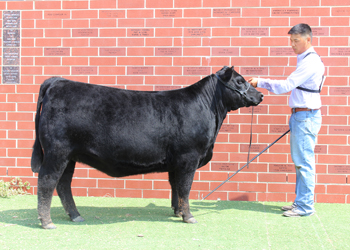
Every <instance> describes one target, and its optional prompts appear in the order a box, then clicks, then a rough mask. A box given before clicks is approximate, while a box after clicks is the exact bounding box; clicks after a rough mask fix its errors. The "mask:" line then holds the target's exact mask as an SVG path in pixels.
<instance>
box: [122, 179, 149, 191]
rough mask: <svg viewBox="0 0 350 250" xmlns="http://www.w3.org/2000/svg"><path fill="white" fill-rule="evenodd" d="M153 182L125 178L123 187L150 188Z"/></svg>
mask: <svg viewBox="0 0 350 250" xmlns="http://www.w3.org/2000/svg"><path fill="white" fill-rule="evenodd" d="M152 186H153V183H152V181H145V180H137V181H134V180H126V182H125V188H128V189H143V190H145V189H152Z"/></svg>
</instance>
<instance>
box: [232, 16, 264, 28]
mask: <svg viewBox="0 0 350 250" xmlns="http://www.w3.org/2000/svg"><path fill="white" fill-rule="evenodd" d="M259 23H260V19H259V18H255V17H234V18H232V21H231V26H238V27H241V26H250V27H251V26H259Z"/></svg>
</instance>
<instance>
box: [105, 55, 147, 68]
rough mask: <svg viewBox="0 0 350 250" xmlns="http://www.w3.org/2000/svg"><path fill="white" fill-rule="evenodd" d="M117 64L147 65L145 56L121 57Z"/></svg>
mask: <svg viewBox="0 0 350 250" xmlns="http://www.w3.org/2000/svg"><path fill="white" fill-rule="evenodd" d="M113 59H114V58H113ZM105 65H106V64H105ZM111 65H112V64H111ZM117 65H133V66H136V65H139V66H142V65H145V63H144V58H143V57H119V58H118V63H117Z"/></svg>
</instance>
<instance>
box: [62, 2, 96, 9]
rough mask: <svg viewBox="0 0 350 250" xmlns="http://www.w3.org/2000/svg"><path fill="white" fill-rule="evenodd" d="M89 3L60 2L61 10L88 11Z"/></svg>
mask: <svg viewBox="0 0 350 250" xmlns="http://www.w3.org/2000/svg"><path fill="white" fill-rule="evenodd" d="M89 2H90V1H62V9H69V10H74V9H88V8H89Z"/></svg>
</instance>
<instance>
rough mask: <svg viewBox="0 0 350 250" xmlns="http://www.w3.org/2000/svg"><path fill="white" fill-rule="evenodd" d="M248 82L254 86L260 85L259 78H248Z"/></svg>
mask: <svg viewBox="0 0 350 250" xmlns="http://www.w3.org/2000/svg"><path fill="white" fill-rule="evenodd" d="M248 82H249V83H250V85H252V86H253V87H254V88H256V87H257V86H258V78H250V79H249V80H248Z"/></svg>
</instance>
